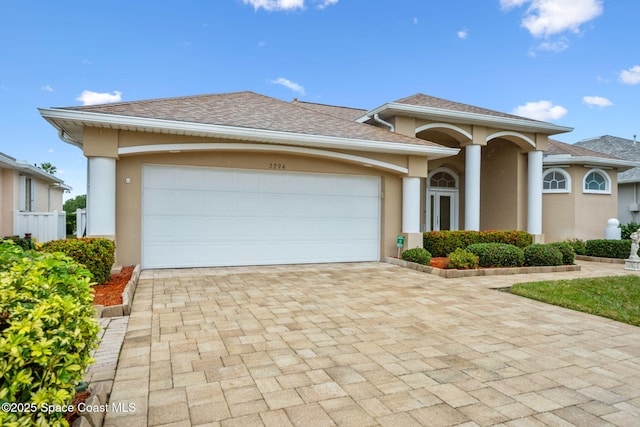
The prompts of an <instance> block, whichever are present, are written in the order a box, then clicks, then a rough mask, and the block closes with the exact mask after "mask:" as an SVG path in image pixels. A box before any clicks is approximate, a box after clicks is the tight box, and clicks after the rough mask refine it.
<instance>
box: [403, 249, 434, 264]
mask: <svg viewBox="0 0 640 427" xmlns="http://www.w3.org/2000/svg"><path fill="white" fill-rule="evenodd" d="M402 259H403V260H405V261H410V262H415V263H418V264H422V265H429V263H430V262H431V254H430V253H429V251H427V250H426V249H424V248H412V249H407V250H406V251H404V252H402Z"/></svg>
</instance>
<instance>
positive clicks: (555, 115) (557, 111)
mask: <svg viewBox="0 0 640 427" xmlns="http://www.w3.org/2000/svg"><path fill="white" fill-rule="evenodd" d="M567 112H568V111H567V109H566V108H564V107H562V106H560V105H553V103H552V102H551V101H535V102H527V103H526V104H524V105H519V106H518V107H517V108H516V109H515V110H513V114H516V115H518V116H522V117H528V118H530V119H534V120H542V121H547V120H558V119H561V118H562V117H564V116H565V115H566V114H567Z"/></svg>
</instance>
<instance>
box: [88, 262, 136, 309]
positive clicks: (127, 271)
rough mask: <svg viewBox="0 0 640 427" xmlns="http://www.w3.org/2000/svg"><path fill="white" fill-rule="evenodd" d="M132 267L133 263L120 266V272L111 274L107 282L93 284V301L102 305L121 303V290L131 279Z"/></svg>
mask: <svg viewBox="0 0 640 427" xmlns="http://www.w3.org/2000/svg"><path fill="white" fill-rule="evenodd" d="M134 268H135V267H134V266H133V265H129V266H126V267H122V270H121V271H120V274H112V275H111V277H110V278H109V281H108V282H107V283H104V284H102V285H95V286H94V287H93V292H94V296H93V303H94V304H96V305H104V306H110V305H118V304H122V291H124V288H125V286H127V283H129V280H131V274H132V273H133V269H134Z"/></svg>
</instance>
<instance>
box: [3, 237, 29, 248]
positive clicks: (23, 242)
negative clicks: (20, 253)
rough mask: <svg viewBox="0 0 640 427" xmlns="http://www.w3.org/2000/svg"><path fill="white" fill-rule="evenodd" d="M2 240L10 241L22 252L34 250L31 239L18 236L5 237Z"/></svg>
mask: <svg viewBox="0 0 640 427" xmlns="http://www.w3.org/2000/svg"><path fill="white" fill-rule="evenodd" d="M4 240H12V241H13V243H15V244H16V245H18V246H20V247H21V248H22V249H24V250H29V249H33V248H34V244H33V239H27V238H26V237H20V236H7V237H5V238H4Z"/></svg>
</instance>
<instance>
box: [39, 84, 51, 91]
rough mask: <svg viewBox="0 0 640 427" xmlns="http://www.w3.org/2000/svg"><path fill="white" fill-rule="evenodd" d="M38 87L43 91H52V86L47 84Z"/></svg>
mask: <svg viewBox="0 0 640 427" xmlns="http://www.w3.org/2000/svg"><path fill="white" fill-rule="evenodd" d="M40 89H42V90H43V91H45V92H53V88H52V87H51V86H49V85H44V86H42V87H41V88H40Z"/></svg>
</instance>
